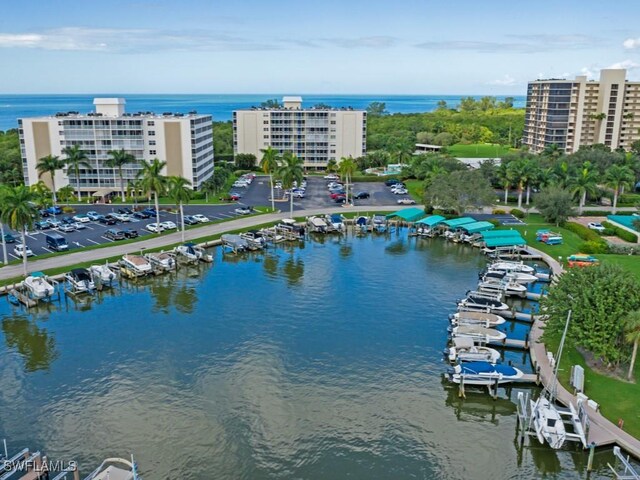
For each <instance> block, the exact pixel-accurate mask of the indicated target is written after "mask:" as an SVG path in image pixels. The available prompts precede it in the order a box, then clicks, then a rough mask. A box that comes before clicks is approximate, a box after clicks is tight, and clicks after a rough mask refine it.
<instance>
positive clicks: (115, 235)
mask: <svg viewBox="0 0 640 480" xmlns="http://www.w3.org/2000/svg"><path fill="white" fill-rule="evenodd" d="M104 236H105V238H108V239H109V240H124V238H125V237H124V233H123V232H122V230H118V229H117V228H110V229H108V230H107V231H106V232H104Z"/></svg>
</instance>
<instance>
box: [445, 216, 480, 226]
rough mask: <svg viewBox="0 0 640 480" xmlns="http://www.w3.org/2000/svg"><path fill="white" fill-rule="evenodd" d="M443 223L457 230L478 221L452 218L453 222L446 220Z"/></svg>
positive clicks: (468, 218)
mask: <svg viewBox="0 0 640 480" xmlns="http://www.w3.org/2000/svg"><path fill="white" fill-rule="evenodd" d="M442 223H444V224H445V225H446V226H447V227H449V228H456V227H460V226H462V225H466V224H467V223H476V219H475V218H471V217H460V218H452V219H451V220H445V221H444V222H442Z"/></svg>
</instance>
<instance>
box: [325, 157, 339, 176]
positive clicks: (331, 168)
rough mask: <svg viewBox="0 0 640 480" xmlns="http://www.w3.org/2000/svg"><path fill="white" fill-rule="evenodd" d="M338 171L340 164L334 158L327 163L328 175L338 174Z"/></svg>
mask: <svg viewBox="0 0 640 480" xmlns="http://www.w3.org/2000/svg"><path fill="white" fill-rule="evenodd" d="M337 171H338V162H336V160H335V158H332V159H331V160H329V161H328V162H327V173H336V172H337Z"/></svg>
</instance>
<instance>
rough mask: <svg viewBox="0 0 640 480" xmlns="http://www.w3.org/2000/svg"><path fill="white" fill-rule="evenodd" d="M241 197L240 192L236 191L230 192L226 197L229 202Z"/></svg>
mask: <svg viewBox="0 0 640 480" xmlns="http://www.w3.org/2000/svg"><path fill="white" fill-rule="evenodd" d="M241 198H242V194H241V193H238V192H231V193H230V194H229V197H227V200H229V201H230V202H237V201H238V200H240V199H241Z"/></svg>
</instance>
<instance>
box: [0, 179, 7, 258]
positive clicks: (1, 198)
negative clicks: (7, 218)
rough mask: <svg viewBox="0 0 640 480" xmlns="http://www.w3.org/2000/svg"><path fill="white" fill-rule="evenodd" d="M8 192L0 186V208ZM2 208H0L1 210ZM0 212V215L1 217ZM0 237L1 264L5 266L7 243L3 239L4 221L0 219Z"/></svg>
mask: <svg viewBox="0 0 640 480" xmlns="http://www.w3.org/2000/svg"><path fill="white" fill-rule="evenodd" d="M7 192H8V187H7V186H6V185H0V206H1V205H4V197H5V195H6V194H7ZM1 208H2V207H0V209H1ZM1 212H2V211H1V210H0V215H1ZM0 235H2V262H3V263H4V264H5V265H7V264H8V263H9V258H8V257H7V241H6V239H5V238H4V221H3V220H2V218H0Z"/></svg>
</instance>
